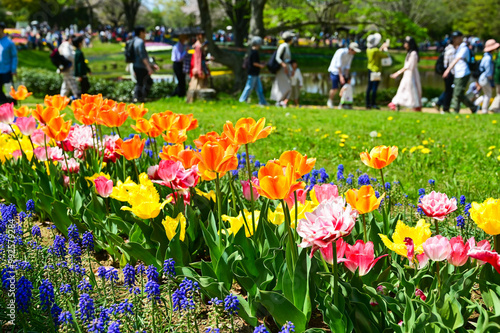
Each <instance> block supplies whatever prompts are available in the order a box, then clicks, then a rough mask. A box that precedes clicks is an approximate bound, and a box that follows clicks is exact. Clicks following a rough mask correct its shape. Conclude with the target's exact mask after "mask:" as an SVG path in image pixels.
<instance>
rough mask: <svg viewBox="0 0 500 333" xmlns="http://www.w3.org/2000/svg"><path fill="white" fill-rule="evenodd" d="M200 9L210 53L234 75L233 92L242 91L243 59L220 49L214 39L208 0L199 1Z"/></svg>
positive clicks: (202, 25)
mask: <svg viewBox="0 0 500 333" xmlns="http://www.w3.org/2000/svg"><path fill="white" fill-rule="evenodd" d="M197 1H198V7H199V9H200V19H201V27H202V29H203V30H204V31H205V36H207V42H208V51H209V52H210V53H211V54H212V56H213V57H214V59H215V61H216V62H218V63H221V64H223V65H225V66H227V67H229V68H230V69H231V70H232V71H233V73H234V89H233V92H236V91H238V90H241V89H242V88H243V85H244V83H245V78H244V73H243V68H242V64H243V59H242V58H241V57H240V56H238V55H236V54H233V53H230V52H227V51H224V50H222V49H220V48H219V47H218V46H217V45H216V44H215V42H214V41H213V39H212V32H213V29H212V18H211V15H210V7H209V5H208V0H197Z"/></svg>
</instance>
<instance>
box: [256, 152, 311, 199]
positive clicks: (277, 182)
mask: <svg viewBox="0 0 500 333" xmlns="http://www.w3.org/2000/svg"><path fill="white" fill-rule="evenodd" d="M304 187H305V184H304V183H303V182H295V176H294V171H293V166H292V165H291V164H288V165H287V166H286V167H285V169H283V168H282V167H281V166H280V165H278V164H276V163H274V162H272V161H270V162H268V163H267V164H266V165H265V166H263V167H262V168H260V169H259V186H257V191H258V192H259V194H260V195H262V196H264V197H266V198H269V199H272V200H275V199H280V200H281V199H284V198H288V197H289V196H290V193H293V192H294V191H296V190H298V189H301V188H304Z"/></svg>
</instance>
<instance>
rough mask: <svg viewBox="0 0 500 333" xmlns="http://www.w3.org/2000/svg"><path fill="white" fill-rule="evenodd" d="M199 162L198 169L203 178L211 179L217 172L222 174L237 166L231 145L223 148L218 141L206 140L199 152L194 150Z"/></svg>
mask: <svg viewBox="0 0 500 333" xmlns="http://www.w3.org/2000/svg"><path fill="white" fill-rule="evenodd" d="M195 155H196V156H197V157H198V159H199V160H200V162H199V163H198V170H199V173H200V176H201V178H202V179H203V180H207V181H209V180H213V179H215V178H216V177H217V174H219V176H220V177H222V176H224V175H225V174H226V172H228V171H230V170H235V169H237V168H238V159H237V158H236V152H235V151H234V148H233V147H232V146H229V147H227V149H224V147H223V146H222V144H220V143H219V142H207V143H205V144H204V145H203V147H202V148H201V152H195Z"/></svg>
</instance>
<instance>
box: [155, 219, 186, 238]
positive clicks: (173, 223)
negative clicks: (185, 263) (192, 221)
mask: <svg viewBox="0 0 500 333" xmlns="http://www.w3.org/2000/svg"><path fill="white" fill-rule="evenodd" d="M161 223H162V224H163V227H164V228H165V232H166V233H167V237H168V240H172V238H174V236H175V234H176V233H177V228H178V227H179V223H180V224H181V234H180V235H179V239H180V240H181V241H184V238H185V237H186V217H184V215H183V214H182V213H179V215H177V217H176V218H175V219H174V218H172V217H170V216H167V217H166V218H165V219H164V220H163V221H162V222H161Z"/></svg>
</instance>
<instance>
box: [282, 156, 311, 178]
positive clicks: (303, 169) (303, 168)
mask: <svg viewBox="0 0 500 333" xmlns="http://www.w3.org/2000/svg"><path fill="white" fill-rule="evenodd" d="M279 162H280V164H281V166H282V167H283V168H284V167H286V166H287V165H288V164H290V165H291V166H292V168H293V171H294V176H295V179H299V178H300V177H302V176H303V175H305V174H307V173H309V172H311V170H312V169H313V168H314V165H315V164H316V159H315V158H307V155H304V156H302V154H301V153H299V152H298V151H295V150H290V151H286V152H284V153H283V154H281V156H280V159H279Z"/></svg>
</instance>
